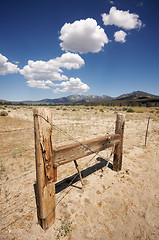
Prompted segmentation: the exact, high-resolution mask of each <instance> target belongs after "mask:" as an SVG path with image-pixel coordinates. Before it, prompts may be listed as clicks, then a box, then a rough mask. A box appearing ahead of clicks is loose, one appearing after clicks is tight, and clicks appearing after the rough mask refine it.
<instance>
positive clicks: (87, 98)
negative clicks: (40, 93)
mask: <svg viewBox="0 0 159 240" xmlns="http://www.w3.org/2000/svg"><path fill="white" fill-rule="evenodd" d="M112 99H114V98H112V97H110V96H106V95H103V96H97V95H81V94H76V95H70V96H68V97H62V98H56V99H43V100H40V101H38V102H40V103H80V102H96V101H105V100H112Z"/></svg>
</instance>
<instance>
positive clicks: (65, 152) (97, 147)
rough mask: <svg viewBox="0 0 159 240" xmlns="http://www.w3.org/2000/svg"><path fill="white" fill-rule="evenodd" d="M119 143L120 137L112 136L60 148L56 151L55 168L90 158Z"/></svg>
mask: <svg viewBox="0 0 159 240" xmlns="http://www.w3.org/2000/svg"><path fill="white" fill-rule="evenodd" d="M119 141H120V135H118V134H112V135H107V136H104V137H99V138H94V139H91V140H87V141H83V142H79V143H74V144H69V145H65V146H62V147H58V148H56V149H54V160H55V164H54V166H55V167H58V166H60V165H63V164H65V163H68V162H71V161H74V160H77V159H79V158H83V157H86V156H89V155H91V154H93V153H96V152H100V151H102V150H104V149H106V148H109V147H111V146H114V144H117V143H119Z"/></svg>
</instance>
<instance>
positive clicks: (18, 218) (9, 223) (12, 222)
mask: <svg viewBox="0 0 159 240" xmlns="http://www.w3.org/2000/svg"><path fill="white" fill-rule="evenodd" d="M35 210H36V207H35V208H33V209H32V210H30V211H29V212H28V213H27V214H25V215H23V216H22V217H20V218H17V219H16V220H15V221H12V222H11V223H9V224H8V225H6V226H4V227H3V228H1V231H3V230H5V229H6V228H8V227H9V226H10V225H12V224H13V223H15V222H17V221H19V220H20V219H22V218H23V217H25V216H28V214H29V213H31V212H33V211H35Z"/></svg>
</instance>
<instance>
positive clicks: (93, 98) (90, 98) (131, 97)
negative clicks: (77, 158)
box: [0, 91, 159, 104]
mask: <svg viewBox="0 0 159 240" xmlns="http://www.w3.org/2000/svg"><path fill="white" fill-rule="evenodd" d="M100 101H108V102H109V101H114V103H115V104H117V102H120V101H122V102H125V104H126V102H132V101H133V102H141V103H143V104H145V103H146V102H158V103H159V96H156V95H153V94H150V93H147V92H142V91H134V92H132V93H127V94H123V95H120V96H119V97H116V98H113V97H110V96H107V95H103V96H97V95H82V94H76V95H70V96H68V97H62V98H55V99H49V98H47V99H42V100H39V101H19V102H18V101H14V102H12V104H18V103H20V104H58V103H63V104H66V103H85V102H100ZM0 102H1V103H6V104H9V103H10V102H8V101H5V100H0Z"/></svg>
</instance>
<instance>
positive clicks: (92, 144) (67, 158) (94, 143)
mask: <svg viewBox="0 0 159 240" xmlns="http://www.w3.org/2000/svg"><path fill="white" fill-rule="evenodd" d="M124 123H125V117H124V115H123V114H117V119H116V128H115V134H112V135H107V136H104V137H99V138H95V139H91V140H87V141H83V142H76V143H74V144H70V145H65V146H62V147H58V148H56V149H53V147H52V126H53V123H52V113H51V110H50V109H48V108H47V109H46V108H36V109H34V133H35V158H36V179H37V180H36V191H37V214H38V222H39V224H40V225H41V227H42V228H43V229H44V230H46V229H48V228H49V227H50V226H51V224H52V223H53V222H54V221H55V206H56V203H55V182H56V181H57V167H58V166H60V165H62V164H66V163H68V162H71V161H74V162H75V165H76V167H77V169H78V164H77V162H76V160H77V159H80V158H83V157H85V156H88V155H90V154H93V153H98V152H100V151H102V150H104V149H106V148H109V147H111V146H114V145H115V149H114V158H113V170H114V171H120V170H121V167H122V151H123V133H124ZM78 172H79V175H80V171H79V169H78ZM80 177H81V175H80Z"/></svg>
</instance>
